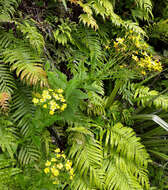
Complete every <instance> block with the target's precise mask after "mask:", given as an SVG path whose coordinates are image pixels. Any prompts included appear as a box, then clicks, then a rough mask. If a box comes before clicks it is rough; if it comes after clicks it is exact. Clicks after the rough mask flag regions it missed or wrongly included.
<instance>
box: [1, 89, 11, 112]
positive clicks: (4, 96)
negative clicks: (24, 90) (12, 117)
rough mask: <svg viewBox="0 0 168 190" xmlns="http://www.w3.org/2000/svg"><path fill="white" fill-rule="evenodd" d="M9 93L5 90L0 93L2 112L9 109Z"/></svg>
mask: <svg viewBox="0 0 168 190" xmlns="http://www.w3.org/2000/svg"><path fill="white" fill-rule="evenodd" d="M9 100H10V94H8V93H6V92H2V93H0V109H1V110H2V112H8V110H9Z"/></svg>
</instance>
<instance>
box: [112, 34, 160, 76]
mask: <svg viewBox="0 0 168 190" xmlns="http://www.w3.org/2000/svg"><path fill="white" fill-rule="evenodd" d="M114 48H115V51H118V52H119V51H120V52H123V53H124V54H123V55H125V56H128V58H130V55H132V60H134V61H135V62H136V64H130V62H128V65H127V68H131V69H135V70H138V71H139V70H140V73H141V74H142V75H146V72H147V71H158V72H161V71H162V69H163V68H162V64H161V62H160V61H159V60H156V59H155V58H154V57H152V56H151V55H150V54H151V49H150V47H149V45H148V44H147V43H146V42H145V41H144V39H143V38H142V37H141V36H140V35H137V34H136V33H134V32H133V31H130V32H127V33H126V35H125V37H124V38H116V40H115V41H114ZM120 66H121V65H120ZM137 66H138V67H137Z"/></svg>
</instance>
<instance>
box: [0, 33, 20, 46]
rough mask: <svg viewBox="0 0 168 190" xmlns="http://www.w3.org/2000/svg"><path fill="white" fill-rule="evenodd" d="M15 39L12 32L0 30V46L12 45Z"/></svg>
mask: <svg viewBox="0 0 168 190" xmlns="http://www.w3.org/2000/svg"><path fill="white" fill-rule="evenodd" d="M16 41H17V40H16V38H15V36H14V35H13V33H12V32H10V31H9V32H7V31H4V30H1V31H0V48H1V49H5V48H8V47H9V46H11V45H13V43H15V42H16Z"/></svg>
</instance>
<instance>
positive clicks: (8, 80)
mask: <svg viewBox="0 0 168 190" xmlns="http://www.w3.org/2000/svg"><path fill="white" fill-rule="evenodd" d="M15 88H16V85H15V79H14V77H13V75H12V73H11V72H10V68H9V66H8V65H5V64H3V63H0V92H6V93H8V94H9V95H11V94H12V93H13V90H14V89H15Z"/></svg>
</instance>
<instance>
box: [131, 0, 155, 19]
mask: <svg viewBox="0 0 168 190" xmlns="http://www.w3.org/2000/svg"><path fill="white" fill-rule="evenodd" d="M135 2H136V4H137V6H138V7H139V8H140V9H142V10H144V11H145V12H146V13H147V15H149V16H151V17H153V14H152V8H153V5H152V1H151V0H135ZM147 18H148V17H147Z"/></svg>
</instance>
